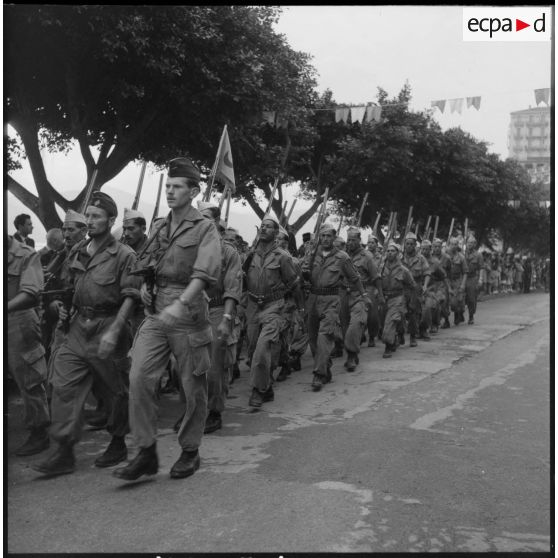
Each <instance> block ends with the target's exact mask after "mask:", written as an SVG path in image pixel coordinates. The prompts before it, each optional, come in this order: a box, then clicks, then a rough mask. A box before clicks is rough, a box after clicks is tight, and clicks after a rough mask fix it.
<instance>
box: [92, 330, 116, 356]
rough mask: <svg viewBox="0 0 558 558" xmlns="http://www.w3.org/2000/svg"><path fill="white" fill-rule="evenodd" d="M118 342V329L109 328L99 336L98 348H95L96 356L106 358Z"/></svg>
mask: <svg viewBox="0 0 558 558" xmlns="http://www.w3.org/2000/svg"><path fill="white" fill-rule="evenodd" d="M117 343H118V330H115V329H114V328H112V327H111V328H109V329H108V330H107V331H106V332H105V333H104V334H103V336H102V337H101V341H100V342H99V348H98V349H97V356H98V357H99V358H108V357H109V355H110V354H111V353H112V352H113V351H114V349H115V348H116V344H117Z"/></svg>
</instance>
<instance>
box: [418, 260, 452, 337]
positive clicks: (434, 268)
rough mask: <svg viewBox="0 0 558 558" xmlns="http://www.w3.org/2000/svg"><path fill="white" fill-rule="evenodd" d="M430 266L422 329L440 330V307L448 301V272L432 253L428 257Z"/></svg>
mask: <svg viewBox="0 0 558 558" xmlns="http://www.w3.org/2000/svg"><path fill="white" fill-rule="evenodd" d="M425 258H426V261H427V262H428V265H429V267H430V283H429V284H428V288H427V289H426V293H425V298H424V304H423V307H422V319H421V329H422V331H429V330H430V331H434V332H436V331H437V330H438V327H439V325H440V309H441V307H442V305H443V304H445V302H446V298H447V297H446V277H447V276H446V272H445V271H444V269H443V267H442V265H441V263H440V260H439V259H438V258H435V257H434V256H432V255H430V257H426V256H425Z"/></svg>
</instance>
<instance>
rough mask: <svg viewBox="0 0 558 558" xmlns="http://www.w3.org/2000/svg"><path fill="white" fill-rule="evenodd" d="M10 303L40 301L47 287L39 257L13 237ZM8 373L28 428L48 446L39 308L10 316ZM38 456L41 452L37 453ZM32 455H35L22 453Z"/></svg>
mask: <svg viewBox="0 0 558 558" xmlns="http://www.w3.org/2000/svg"><path fill="white" fill-rule="evenodd" d="M7 256H8V258H7V264H8V269H7V275H8V284H7V299H8V302H9V301H10V300H12V299H14V298H15V297H16V296H17V295H18V294H19V293H27V294H29V295H30V296H32V297H33V298H35V299H37V300H38V295H39V291H40V290H41V289H42V287H43V270H42V268H41V262H40V261H39V256H38V254H37V253H36V252H35V251H34V250H33V249H32V248H30V247H28V246H26V245H25V244H22V243H21V242H18V241H17V240H15V239H14V238H12V237H9V240H8V253H7ZM8 345H9V347H8V351H7V356H8V370H9V371H10V374H11V375H12V377H13V379H14V380H15V382H16V383H17V386H18V388H19V392H20V394H21V397H22V399H23V412H24V424H25V427H26V428H27V429H28V430H30V431H31V433H32V434H33V433H36V434H37V435H38V437H39V438H41V439H42V440H46V441H43V446H44V447H43V449H46V447H47V446H48V436H47V434H46V427H47V426H48V424H49V422H50V420H49V414H48V405H47V399H46V392H45V388H44V385H43V382H44V381H45V380H46V375H47V368H46V362H45V357H44V354H45V350H44V347H43V345H42V344H41V329H40V324H39V316H38V314H37V310H36V308H27V309H23V310H15V311H13V312H9V313H8ZM34 453H37V452H34ZM20 455H31V453H26V452H24V453H20Z"/></svg>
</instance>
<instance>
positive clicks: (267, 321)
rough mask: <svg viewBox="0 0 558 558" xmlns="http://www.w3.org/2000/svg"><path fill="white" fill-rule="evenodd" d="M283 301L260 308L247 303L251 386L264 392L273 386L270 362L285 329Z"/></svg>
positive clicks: (273, 364) (274, 355)
mask: <svg viewBox="0 0 558 558" xmlns="http://www.w3.org/2000/svg"><path fill="white" fill-rule="evenodd" d="M284 306H285V301H284V300H283V299H281V300H276V301H272V302H268V303H267V304H264V305H262V306H259V305H258V304H257V303H256V302H255V301H253V300H250V301H249V302H248V307H247V308H246V319H247V334H248V344H249V349H248V354H249V355H251V363H250V385H251V386H252V387H255V388H256V389H257V390H259V391H261V392H264V391H266V390H267V389H268V388H269V387H270V386H271V384H272V383H273V377H272V375H271V374H272V372H273V366H275V365H276V364H277V362H275V363H274V362H273V361H274V360H276V359H277V358H278V356H279V351H280V334H281V332H283V331H284V329H285V318H284V315H283V310H284Z"/></svg>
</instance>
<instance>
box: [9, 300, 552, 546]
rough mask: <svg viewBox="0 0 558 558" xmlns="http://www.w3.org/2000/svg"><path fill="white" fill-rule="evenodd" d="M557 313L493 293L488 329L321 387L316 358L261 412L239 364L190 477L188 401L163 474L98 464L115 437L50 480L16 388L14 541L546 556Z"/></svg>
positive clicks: (173, 412)
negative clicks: (28, 446) (134, 473)
mask: <svg viewBox="0 0 558 558" xmlns="http://www.w3.org/2000/svg"><path fill="white" fill-rule="evenodd" d="M549 309H550V308H549V296H548V294H543V293H532V294H529V295H511V296H506V297H502V298H495V299H491V300H487V301H484V302H482V303H481V304H480V305H479V309H478V314H477V316H476V320H475V321H476V323H475V325H473V326H467V325H460V326H458V327H452V328H451V329H449V330H441V331H440V333H439V334H438V335H436V336H433V339H432V341H431V342H420V341H419V346H418V347H417V348H413V349H411V348H409V347H408V346H405V347H402V348H400V349H398V351H397V353H396V355H395V356H394V357H393V358H391V359H382V358H381V353H382V347H380V346H378V347H377V348H371V349H369V348H365V347H364V346H363V348H362V352H361V357H360V360H361V364H360V365H359V367H358V368H357V371H355V372H353V373H347V372H346V371H345V370H344V368H343V366H342V364H343V359H336V360H335V361H334V362H335V364H334V367H333V375H334V381H333V383H331V384H329V385H327V386H326V387H325V388H324V389H323V390H322V391H321V392H319V393H315V392H313V391H312V390H311V388H310V382H311V379H312V376H311V362H310V358H309V355H306V357H305V359H304V361H303V369H302V371H300V372H295V373H293V375H291V377H290V378H289V379H288V380H287V381H286V382H283V383H281V384H277V385H276V396H275V401H274V402H270V403H266V404H264V407H263V410H262V411H260V412H258V413H250V412H248V405H247V403H248V396H249V388H248V384H247V370H246V367H245V366H242V367H241V371H242V377H241V379H240V380H239V381H237V382H235V384H234V385H233V386H232V389H231V393H230V398H229V399H228V404H229V409H228V410H227V411H226V413H225V415H224V420H225V426H224V428H223V429H222V430H220V431H218V432H216V433H214V434H210V435H208V436H206V437H205V438H204V440H203V444H202V447H201V449H200V453H201V456H202V467H201V468H200V470H199V471H198V472H197V473H196V474H195V475H194V476H193V477H191V478H189V479H186V480H173V479H170V478H169V476H168V471H169V469H170V467H171V466H172V464H173V463H174V461H175V460H176V458H177V457H178V455H179V448H178V446H177V443H176V437H175V435H174V433H173V432H172V424H173V423H174V421H175V419H176V418H177V416H178V415H179V414H180V403H179V401H178V397H177V396H176V395H167V396H163V398H162V400H161V414H160V423H159V425H160V430H159V435H160V437H159V441H158V448H159V455H160V461H161V465H162V466H161V470H160V472H159V474H158V475H157V476H156V477H152V478H151V479H149V480H145V481H138V482H135V483H124V482H122V481H119V480H118V479H116V478H114V477H112V476H111V470H110V469H108V470H99V469H96V468H95V467H94V466H93V460H94V459H95V457H96V456H97V455H98V454H99V453H100V452H101V451H102V450H103V449H104V447H105V445H106V443H107V442H108V435H107V434H106V433H104V432H86V433H85V435H84V438H83V440H82V442H81V443H80V445H79V446H78V447H77V458H78V469H77V471H76V472H75V473H74V474H72V475H66V476H62V477H57V478H53V479H48V480H45V479H43V478H41V477H40V476H38V474H37V473H35V472H34V471H33V470H32V469H31V465H32V464H33V463H36V462H37V461H39V460H42V459H44V456H45V455H46V454H41V455H39V456H33V457H29V458H17V457H14V456H13V450H14V448H15V447H17V446H18V445H19V444H20V443H21V442H22V440H23V438H24V432H23V430H22V428H21V420H20V417H21V404H20V401H19V400H18V399H17V398H12V399H11V400H10V404H9V406H8V408H7V411H8V413H7V414H8V420H9V437H8V444H7V453H6V455H5V459H6V461H5V464H6V472H7V477H5V478H6V479H7V482H6V484H5V489H7V500H5V502H7V528H8V532H7V535H8V550H9V551H10V552H26V553H27V552H279V553H280V552H412V551H420V552H435V551H438V552H479V551H483V552H490V551H500V552H514V551H548V550H550V546H551V539H550V506H551V504H550V491H551V484H550V483H551V470H550V420H551V417H550V357H549ZM5 414H6V413H5ZM131 443H132V441H131V440H130V446H131ZM135 452H136V450H135V448H132V449H131V450H130V454H131V455H132V456H133V455H135Z"/></svg>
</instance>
